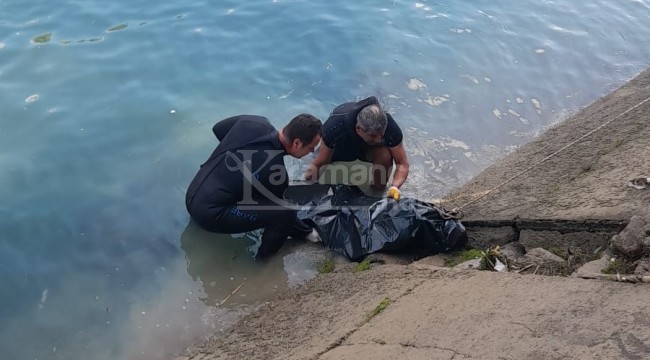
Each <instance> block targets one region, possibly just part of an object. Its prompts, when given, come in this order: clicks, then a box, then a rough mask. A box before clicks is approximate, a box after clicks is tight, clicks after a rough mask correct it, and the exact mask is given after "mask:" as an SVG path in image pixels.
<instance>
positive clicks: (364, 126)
mask: <svg viewBox="0 0 650 360" xmlns="http://www.w3.org/2000/svg"><path fill="white" fill-rule="evenodd" d="M357 125H359V127H361V130H363V131H365V132H369V133H372V134H383V133H384V132H385V131H386V127H387V126H388V119H387V118H386V113H385V112H384V110H382V108H381V107H379V106H378V105H368V106H366V107H364V108H363V109H361V111H359V114H358V115H357Z"/></svg>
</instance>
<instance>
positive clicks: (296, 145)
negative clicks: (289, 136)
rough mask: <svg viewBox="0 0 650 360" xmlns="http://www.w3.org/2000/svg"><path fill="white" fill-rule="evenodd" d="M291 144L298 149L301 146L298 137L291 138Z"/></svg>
mask: <svg viewBox="0 0 650 360" xmlns="http://www.w3.org/2000/svg"><path fill="white" fill-rule="evenodd" d="M291 146H293V147H295V148H296V149H299V148H301V147H302V141H300V139H293V141H292V142H291Z"/></svg>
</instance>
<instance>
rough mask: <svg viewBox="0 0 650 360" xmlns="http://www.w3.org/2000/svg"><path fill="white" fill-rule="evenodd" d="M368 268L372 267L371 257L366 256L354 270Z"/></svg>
mask: <svg viewBox="0 0 650 360" xmlns="http://www.w3.org/2000/svg"><path fill="white" fill-rule="evenodd" d="M368 269H370V258H365V259H363V261H362V262H360V263H358V264H356V265H355V266H354V272H359V271H366V270H368Z"/></svg>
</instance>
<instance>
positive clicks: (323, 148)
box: [305, 140, 334, 181]
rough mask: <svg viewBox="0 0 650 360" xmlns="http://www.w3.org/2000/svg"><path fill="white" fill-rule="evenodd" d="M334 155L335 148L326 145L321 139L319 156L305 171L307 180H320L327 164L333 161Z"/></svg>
mask: <svg viewBox="0 0 650 360" xmlns="http://www.w3.org/2000/svg"><path fill="white" fill-rule="evenodd" d="M333 155H334V150H332V149H330V148H329V147H327V145H325V143H324V142H323V141H322V140H321V142H320V149H319V151H318V156H316V159H314V161H312V163H311V164H310V165H309V168H308V169H307V172H306V173H305V180H307V181H318V178H320V175H322V173H323V171H324V170H325V166H326V165H327V164H329V163H330V162H331V161H332V156H333Z"/></svg>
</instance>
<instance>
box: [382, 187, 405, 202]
mask: <svg viewBox="0 0 650 360" xmlns="http://www.w3.org/2000/svg"><path fill="white" fill-rule="evenodd" d="M401 194H402V193H401V192H400V191H399V189H398V188H397V186H391V187H390V189H388V193H387V194H386V197H389V198H393V199H395V200H399V197H400V195H401Z"/></svg>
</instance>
